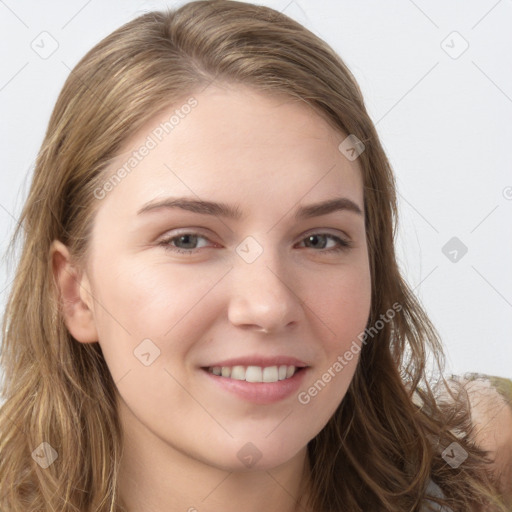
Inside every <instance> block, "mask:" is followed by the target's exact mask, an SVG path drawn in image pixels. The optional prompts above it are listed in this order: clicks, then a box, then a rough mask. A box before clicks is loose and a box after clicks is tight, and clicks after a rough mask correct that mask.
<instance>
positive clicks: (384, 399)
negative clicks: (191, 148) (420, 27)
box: [0, 0, 505, 512]
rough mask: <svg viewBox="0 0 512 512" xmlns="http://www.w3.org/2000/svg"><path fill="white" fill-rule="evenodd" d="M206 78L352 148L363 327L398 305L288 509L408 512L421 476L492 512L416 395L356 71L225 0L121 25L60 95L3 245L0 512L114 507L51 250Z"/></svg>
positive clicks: (70, 240)
mask: <svg viewBox="0 0 512 512" xmlns="http://www.w3.org/2000/svg"><path fill="white" fill-rule="evenodd" d="M215 80H219V81H226V82H230V83H235V84H236V83H240V84H244V85H248V86H251V87H254V88H256V89H258V90H260V91H266V92H267V93H269V94H276V93H284V94H287V95H288V96H290V97H293V98H296V99H298V100H300V101H302V102H304V103H306V104H308V105H310V106H311V107H313V108H314V109H315V110H316V111H317V112H318V114H319V115H321V116H323V117H324V118H325V119H326V120H327V121H328V122H329V123H331V125H332V126H333V127H334V128H335V129H337V130H341V131H342V132H343V133H346V134H354V135H355V136H356V137H357V138H358V139H360V140H361V141H362V142H363V143H364V145H365V150H364V152H363V153H361V155H360V156H359V162H360V165H361V168H362V172H363V183H364V202H365V215H366V233H367V242H368V250H369V257H370V266H371V276H372V304H371V315H370V318H369V321H368V328H370V327H372V326H374V325H375V323H376V322H377V321H378V320H379V318H380V315H381V314H382V313H384V312H386V311H388V310H389V309H390V308H392V306H393V304H396V303H398V304H400V306H401V308H400V311H399V313H397V314H396V315H395V316H394V317H393V319H392V320H390V321H388V322H385V323H384V325H383V327H382V328H381V329H379V330H378V332H376V333H375V334H374V335H373V337H372V340H371V341H370V342H368V343H364V344H363V346H362V350H361V355H360V362H359V364H358V367H357V370H356V373H355V376H354V378H353V380H352V382H351V384H350V387H349V390H348V392H347V394H346V396H345V397H344V399H343V401H342V402H341V404H340V406H339V407H338V409H337V411H336V412H335V414H334V415H333V416H332V418H331V419H330V420H329V422H328V424H327V425H326V426H325V428H324V429H323V430H322V431H321V432H320V433H319V434H318V435H317V436H316V437H315V438H314V439H313V440H312V441H311V442H310V443H309V445H308V458H309V464H310V468H311V481H310V486H311V495H310V500H309V503H308V504H307V505H306V504H305V505H304V506H306V507H307V509H309V510H312V511H315V512H316V511H322V512H324V511H331V512H335V511H336V512H338V511H340V510H350V511H351V512H356V511H365V512H368V511H375V510H386V511H393V512H397V511H404V512H405V511H407V512H409V511H412V510H418V509H419V507H420V504H421V503H422V500H423V498H424V496H425V490H426V488H427V485H428V482H429V479H430V478H432V480H433V481H434V482H436V483H437V484H438V485H439V486H440V487H441V488H442V489H443V491H444V493H445V496H446V500H445V501H443V500H438V501H439V502H440V503H444V504H446V505H449V506H450V507H451V508H452V509H453V511H454V512H459V511H460V512H463V511H464V512H467V511H473V510H479V506H480V505H486V506H492V507H493V508H492V510H500V511H502V510H505V508H504V507H503V506H501V505H500V504H499V503H500V502H499V499H498V498H497V497H493V495H495V494H496V493H495V492H494V491H493V489H494V485H495V484H494V482H493V480H492V478H491V476H490V471H489V470H488V469H487V467H486V464H485V461H486V459H485V458H484V455H485V454H484V453H483V452H481V451H479V450H478V449H477V448H476V447H475V446H474V445H473V444H472V442H471V440H470V437H469V434H470V417H469V413H468V410H467V408H465V407H464V401H463V400H462V398H461V399H460V400H459V402H460V403H459V406H458V407H456V408H454V407H448V406H446V407H444V408H442V407H441V406H440V405H439V404H438V403H436V401H435V398H434V393H433V391H432V389H431V387H430V386H429V383H428V379H427V373H428V372H427V368H428V367H427V357H428V355H429V354H431V355H432V356H433V358H434V361H435V363H436V367H437V368H438V369H439V370H441V369H442V364H443V361H442V348H441V344H440V342H439V338H438V335H437V333H436V331H435V329H434V327H433V326H432V324H431V323H430V321H429V319H428V318H427V316H426V314H425V312H424V311H423V309H422V307H421V305H420V304H419V302H418V301H417V299H416V298H415V296H414V295H413V293H412V292H411V290H410V288H409V287H408V285H407V284H406V282H405V281H404V279H403V278H402V276H401V274H400V271H399V268H398V265H397V261H396V257H395V252H394V239H395V233H396V219H397V207H396V197H395V183H394V178H393V174H392V170H391V168H390V165H389V162H388V160H387V158H386V155H385V153H384V151H383V149H382V146H381V144H380V142H379V138H378V136H377V133H376V131H375V128H374V126H373V123H372V121H371V119H370V117H369V116H368V114H367V112H366V109H365V106H364V102H363V98H362V95H361V92H360V90H359V88H358V86H357V84H356V81H355V79H354V77H353V76H352V74H351V73H350V71H349V70H348V69H347V67H346V66H345V64H344V63H343V62H342V60H341V59H340V58H339V57H338V56H337V55H336V53H335V52H334V51H333V50H332V49H331V48H330V47H329V46H328V45H327V44H326V43H325V42H323V41H322V40H321V39H319V38H318V37H316V36H315V35H314V34H312V33H311V32H309V31H308V30H306V29H305V28H304V27H303V26H301V25H300V24H298V23H297V22H295V21H293V20H292V19H290V18H288V17H287V16H285V15H283V14H281V13H279V12H277V11H275V10H273V9H270V8H267V7H261V6H255V5H251V4H248V3H243V2H238V1H228V0H213V1H197V2H191V3H188V4H186V5H184V6H182V7H181V8H179V9H177V10H175V11H170V10H168V11H166V12H152V13H148V14H145V15H143V16H140V17H138V18H136V19H134V20H133V21H131V22H129V23H127V24H126V25H124V26H122V27H121V28H119V29H118V30H116V31H115V32H113V33H112V34H111V35H109V36H108V37H106V38H105V39H104V40H102V41H101V42H100V43H98V44H97V45H96V46H95V47H94V48H93V49H92V50H90V51H89V52H88V53H87V54H86V55H85V56H84V57H83V58H82V60H81V61H80V62H79V63H78V64H77V66H76V67H75V68H74V69H73V71H72V72H71V74H70V76H69V77H68V79H67V81H66V83H65V84H64V87H63V89H62V91H61V93H60V96H59V98H58V100H57V103H56V105H55V108H54V111H53V113H52V116H51V119H50V122H49V125H48V129H47V132H46V135H45V138H44V141H43V144H42V147H41V149H40V152H39V154H38V157H37V162H36V167H35V171H34V176H33V181H32V184H31V188H30V193H29V196H28V198H27V201H26V203H25V206H24V209H23V211H22V214H21V218H20V224H19V227H18V228H17V229H16V231H15V233H14V236H13V239H12V242H11V247H14V245H15V243H16V241H17V240H19V239H20V238H21V239H22V251H21V257H20V259H19V262H18V266H17V268H16V271H15V279H14V283H13V287H12V291H11V293H10V296H9V299H8V303H7V307H6V312H5V316H4V321H3V343H2V347H1V361H0V362H1V364H2V366H3V371H4V384H3V396H4V399H5V403H4V404H3V406H2V408H1V410H0V509H1V510H3V511H8V512H22V511H23V512H27V511H36V510H37V511H55V510H59V511H63V512H71V511H80V512H86V511H105V512H106V511H110V512H114V511H119V510H122V507H121V502H120V498H119V496H118V495H117V481H116V477H117V472H118V468H119V460H120V455H121V451H122V431H121V428H120V424H119V421H118V418H117V411H116V405H115V404H116V402H115V394H116V386H115V383H114V382H113V380H112V377H111V375H110V372H109V370H108V367H107V365H106V363H105V361H104V359H103V356H102V352H101V349H100V346H99V344H98V343H87V344H82V343H78V342H76V340H74V339H73V338H72V336H71V335H70V334H69V332H68V331H67V329H66V327H65V325H64V322H63V317H62V314H61V310H60V305H59V295H58V289H57V287H56V285H55V282H54V280H53V276H52V267H51V261H50V258H49V249H50V244H51V242H52V241H53V240H56V239H58V240H60V241H61V242H63V243H64V244H66V245H67V246H68V247H69V249H70V251H71V254H72V256H73V257H74V258H75V260H76V261H77V262H79V263H80V264H85V263H86V261H87V255H88V252H87V250H88V248H89V245H88V242H89V239H90V227H91V226H92V219H93V217H94V214H95V211H96V209H97V207H98V204H99V203H100V202H99V201H97V200H96V199H95V191H96V190H97V189H98V187H101V185H103V184H104V183H105V176H106V173H107V171H108V166H109V163H111V162H112V159H113V158H114V157H115V156H116V155H117V154H118V153H119V151H120V150H121V149H122V148H123V144H124V143H125V142H126V140H127V138H128V136H129V135H131V134H134V133H136V132H137V131H138V130H139V128H141V127H142V126H143V125H144V124H145V123H146V122H147V121H148V120H150V119H151V118H152V117H154V115H155V114H156V113H158V112H159V111H161V110H162V109H164V108H167V107H168V106H170V105H173V104H177V102H178V101H179V100H180V99H182V98H184V97H187V95H191V94H194V93H195V92H197V91H200V90H202V89H204V88H205V87H206V86H207V85H208V84H211V83H213V82H214V81H215ZM340 142H341V141H340ZM381 323H382V322H381ZM461 397H462V395H461ZM454 442H455V443H458V445H459V447H460V448H461V449H463V450H465V452H466V453H467V455H468V456H467V459H466V460H465V461H464V462H463V463H462V464H461V465H460V466H459V467H458V468H452V466H450V465H449V464H447V463H446V461H445V460H444V459H443V457H442V453H443V450H445V449H446V448H447V447H448V446H449V445H450V444H451V443H454ZM41 443H48V445H50V446H51V447H52V448H53V449H54V450H55V452H56V453H57V454H58V457H57V459H56V460H55V461H54V462H53V464H51V465H50V466H49V467H47V468H45V469H43V468H42V467H41V466H40V465H38V464H37V463H36V462H35V458H36V457H37V451H36V450H38V449H39V450H47V449H48V448H45V446H46V445H42V444H41ZM34 452H35V455H34ZM45 453H47V452H45ZM489 510H490V509H489Z"/></svg>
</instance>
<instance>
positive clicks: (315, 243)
mask: <svg viewBox="0 0 512 512" xmlns="http://www.w3.org/2000/svg"><path fill="white" fill-rule="evenodd" d="M201 239H202V240H206V241H209V240H208V238H206V237H205V236H202V235H200V234H199V233H194V232H186V233H181V234H178V235H174V236H172V237H167V238H165V239H163V240H161V241H160V242H159V244H158V245H160V246H162V247H163V248H164V249H165V250H167V251H171V252H175V253H179V254H188V255H192V254H194V253H196V252H198V250H199V249H200V248H201V247H200V246H198V245H197V244H198V241H199V240H201ZM328 240H331V241H332V242H334V247H330V248H328V249H326V246H327V241H328ZM302 242H305V243H306V244H309V245H307V246H306V248H308V249H309V248H311V249H319V251H318V252H322V253H326V252H327V253H331V252H340V251H346V250H348V249H350V248H351V247H352V243H351V242H350V241H348V240H344V239H343V238H340V237H338V236H335V235H331V234H329V233H312V234H310V235H308V236H307V237H305V238H303V239H302ZM205 246H207V244H206V245H203V246H202V247H205Z"/></svg>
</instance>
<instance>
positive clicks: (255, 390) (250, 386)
mask: <svg viewBox="0 0 512 512" xmlns="http://www.w3.org/2000/svg"><path fill="white" fill-rule="evenodd" d="M308 369H309V368H308V367H305V368H301V369H300V370H299V371H296V372H295V373H294V374H293V376H292V377H290V378H289V379H284V380H279V381H277V382H247V381H245V380H237V379H231V378H229V377H221V376H219V375H215V374H213V373H211V372H209V371H208V370H206V369H204V368H201V371H202V372H203V373H205V374H206V375H207V376H208V377H209V378H210V379H211V380H212V381H213V382H214V383H215V384H216V385H218V386H220V387H221V388H222V389H224V390H226V391H229V392H231V393H233V394H234V395H236V396H238V397H239V398H242V399H243V400H245V401H248V402H252V403H254V404H260V405H264V404H273V403H276V402H279V401H281V400H284V399H285V398H288V397H289V396H290V395H292V394H294V393H297V391H298V389H299V388H300V385H301V384H302V382H303V380H304V377H305V375H306V372H307V371H308Z"/></svg>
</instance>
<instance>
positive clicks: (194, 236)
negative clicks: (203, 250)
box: [158, 233, 208, 254]
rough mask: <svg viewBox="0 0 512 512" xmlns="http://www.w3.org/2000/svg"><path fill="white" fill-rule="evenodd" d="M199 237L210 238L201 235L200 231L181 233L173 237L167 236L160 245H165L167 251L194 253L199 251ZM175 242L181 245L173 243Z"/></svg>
mask: <svg viewBox="0 0 512 512" xmlns="http://www.w3.org/2000/svg"><path fill="white" fill-rule="evenodd" d="M199 239H203V240H208V238H206V237H204V236H201V235H199V234H198V233H181V234H179V235H176V236H173V237H169V238H165V239H164V240H162V241H161V242H160V243H159V244H158V245H161V246H163V247H164V249H165V250H167V251H172V252H177V253H180V254H193V253H194V252H196V251H197V247H196V244H197V241H198V240H199ZM174 243H177V244H178V245H180V247H177V246H176V245H173V244H174ZM183 246H185V247H183ZM191 246H193V247H191Z"/></svg>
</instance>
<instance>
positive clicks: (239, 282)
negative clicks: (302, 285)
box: [228, 250, 303, 333]
mask: <svg viewBox="0 0 512 512" xmlns="http://www.w3.org/2000/svg"><path fill="white" fill-rule="evenodd" d="M270 252H271V251H270V250H265V251H264V252H263V254H261V255H260V257H259V258H257V259H256V261H253V262H252V263H248V262H246V261H244V260H243V259H242V258H235V259H236V262H235V264H234V268H233V270H232V271H231V272H230V274H231V279H232V283H233V284H232V287H231V297H230V300H229V307H228V318H229V320H230V322H231V323H232V324H233V325H235V326H237V327H241V328H243V329H250V330H254V331H264V332H267V333H279V332H280V331H284V330H286V329H290V328H292V327H296V326H297V325H298V324H299V323H300V320H301V318H302V315H303V309H302V300H301V298H300V297H299V296H298V295H297V291H296V290H295V288H298V286H297V279H296V278H295V277H293V276H292V270H291V268H290V266H288V267H286V266H285V265H284V262H283V261H282V259H280V258H279V256H278V255H277V254H275V251H274V253H273V254H270Z"/></svg>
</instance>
